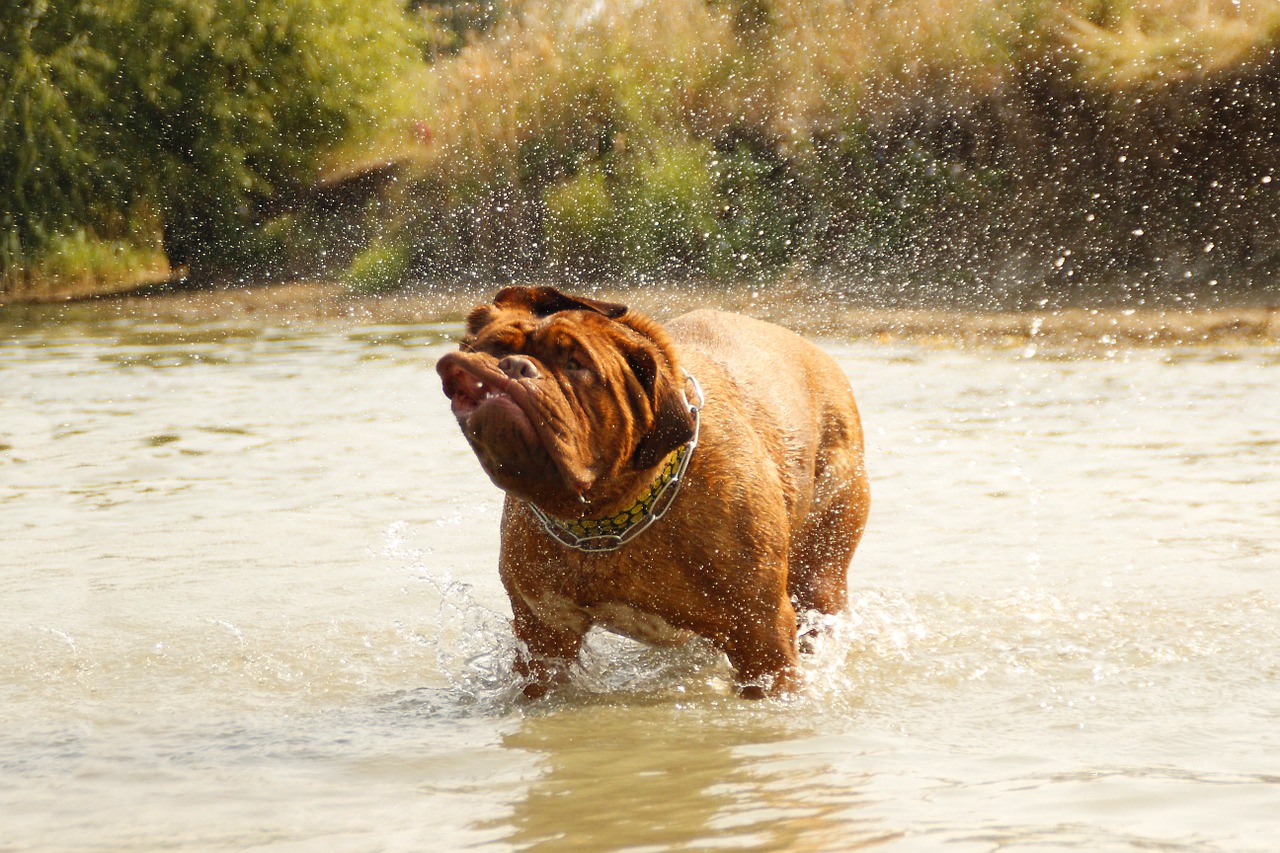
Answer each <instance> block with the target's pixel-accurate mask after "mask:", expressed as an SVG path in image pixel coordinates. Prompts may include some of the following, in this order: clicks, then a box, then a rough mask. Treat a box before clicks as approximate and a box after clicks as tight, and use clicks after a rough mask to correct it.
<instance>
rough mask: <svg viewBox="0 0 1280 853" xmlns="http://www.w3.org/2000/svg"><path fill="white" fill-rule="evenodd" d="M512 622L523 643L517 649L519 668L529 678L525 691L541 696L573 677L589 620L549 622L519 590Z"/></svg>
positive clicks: (528, 695)
mask: <svg viewBox="0 0 1280 853" xmlns="http://www.w3.org/2000/svg"><path fill="white" fill-rule="evenodd" d="M510 597H511V611H512V613H513V614H514V618H513V619H512V621H511V626H512V628H513V629H514V630H515V634H516V638H517V639H519V640H520V641H521V643H522V644H523V646H522V648H521V649H520V650H519V651H518V652H517V653H516V660H515V666H514V669H515V672H516V674H517V675H519V676H520V677H521V678H522V679H524V680H525V682H526V683H525V686H524V695H525V697H526V698H529V699H538V698H540V697H542V696H544V695H546V693H547V692H548V691H549V690H551V689H552V688H554V687H556V686H557V685H560V684H564V683H565V682H567V681H568V680H569V667H570V666H572V665H573V662H574V661H575V660H577V657H578V649H579V648H581V646H582V638H583V637H584V636H585V635H586V632H587V628H588V627H590V626H589V625H587V624H583V625H578V624H567V625H557V626H552V625H549V624H548V623H547V622H546V621H544V620H542V619H540V618H538V616H537V614H535V613H534V612H533V610H532V609H531V608H530V607H529V605H528V604H527V603H526V602H525V600H524V597H523V596H521V595H520V594H519V593H518V592H515V591H512V592H511V595H510Z"/></svg>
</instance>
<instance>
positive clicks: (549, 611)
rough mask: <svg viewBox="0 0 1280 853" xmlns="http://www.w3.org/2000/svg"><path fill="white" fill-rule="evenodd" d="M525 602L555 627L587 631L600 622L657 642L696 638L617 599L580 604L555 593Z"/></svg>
mask: <svg viewBox="0 0 1280 853" xmlns="http://www.w3.org/2000/svg"><path fill="white" fill-rule="evenodd" d="M525 602H526V603H527V604H528V605H529V607H530V608H531V609H532V610H533V612H534V613H535V614H537V616H538V618H539V619H541V620H542V621H543V622H545V623H546V624H547V625H550V626H552V627H555V628H560V629H562V630H568V631H573V632H574V633H579V634H581V633H584V632H586V630H587V629H588V628H590V627H592V626H599V627H601V628H604V629H606V630H609V631H612V632H614V633H615V634H621V635H622V636H624V637H630V638H631V639H633V640H640V641H641V642H645V643H651V644H653V645H655V646H677V645H680V644H682V643H686V642H688V641H689V640H691V639H693V637H694V634H693V632H692V631H688V630H685V629H683V628H677V627H675V626H674V625H672V624H671V623H669V622H667V620H665V619H663V618H662V617H661V616H659V615H657V614H656V613H649V612H648V611H645V610H640V609H639V608H636V607H632V606H630V605H628V604H621V603H618V602H604V603H601V604H591V605H587V606H580V605H578V604H577V603H575V602H574V601H573V600H572V599H569V598H566V597H564V596H561V595H556V594H554V593H547V594H544V595H542V596H541V597H538V598H534V599H529V598H526V599H525Z"/></svg>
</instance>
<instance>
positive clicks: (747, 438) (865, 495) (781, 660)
mask: <svg viewBox="0 0 1280 853" xmlns="http://www.w3.org/2000/svg"><path fill="white" fill-rule="evenodd" d="M583 362H589V363H590V369H589V370H588V371H587V372H585V373H584V372H582V371H583ZM498 365H502V368H501V369H499V368H498ZM684 369H687V370H688V371H689V372H690V373H691V374H693V375H694V376H695V377H696V378H697V380H698V382H699V383H700V384H701V386H702V388H703V390H704V393H705V406H704V407H703V408H702V412H701V434H700V438H699V444H698V447H697V449H696V451H695V452H694V455H693V458H692V461H691V464H690V466H689V470H688V472H687V474H686V477H685V481H684V484H683V486H682V489H681V491H680V493H679V495H678V497H677V498H676V500H675V502H674V504H673V505H672V507H671V510H670V511H669V512H668V514H667V515H666V516H665V517H664V518H663V519H662V520H661V521H660V522H659V523H658V524H656V525H654V526H653V527H651V528H650V529H648V530H646V531H645V532H644V533H643V534H641V536H640V537H638V538H637V539H635V540H634V541H633V542H631V543H630V544H628V545H626V546H624V547H623V548H622V549H621V550H618V551H614V552H608V553H604V554H583V553H580V552H577V551H574V550H571V549H568V548H566V547H564V546H562V545H560V544H559V543H557V542H555V541H554V540H552V539H551V538H550V537H549V536H548V535H547V534H546V532H545V531H544V530H543V528H542V527H541V525H540V523H539V522H538V521H537V519H536V518H535V516H534V515H533V513H532V512H531V511H530V509H529V507H528V504H527V502H533V503H536V504H537V505H538V506H539V507H540V508H542V509H543V510H545V511H547V512H548V513H550V514H552V515H556V516H560V517H567V516H577V517H600V516H604V515H608V514H611V513H612V512H616V511H617V510H619V509H622V508H625V507H626V506H628V505H629V504H630V502H631V501H634V500H635V497H636V496H637V495H638V494H640V493H642V492H643V491H644V490H645V489H646V488H647V487H648V485H649V483H650V482H652V480H653V477H654V476H655V474H656V470H657V467H658V466H659V465H660V464H661V462H662V461H663V459H665V457H666V455H667V454H668V453H670V452H671V450H673V449H675V448H676V447H678V446H680V445H681V444H683V443H684V442H685V441H687V440H688V438H689V436H690V435H691V434H692V419H691V416H690V415H689V412H688V410H687V407H686V404H685V398H684V396H683V394H682V389H683V388H684V380H683V372H682V370H684ZM438 370H439V372H440V374H441V376H442V378H444V382H445V390H446V393H447V394H449V395H450V396H451V397H453V398H454V400H455V411H456V412H459V413H460V414H459V422H460V424H461V425H462V427H463V432H464V435H467V437H468V439H469V440H470V441H471V443H472V445H473V448H475V449H476V452H477V456H478V457H479V458H480V460H481V463H482V465H483V466H484V467H485V470H486V472H487V473H489V475H490V478H491V479H493V481H494V482H495V483H496V484H497V485H499V487H501V488H503V489H504V490H505V491H506V492H507V494H508V497H507V500H506V504H505V507H504V510H503V517H502V542H501V556H500V561H499V571H500V574H501V577H502V581H503V584H504V585H505V587H506V590H507V593H508V595H509V597H510V599H511V606H512V611H513V614H514V622H513V625H514V628H515V632H516V635H517V636H518V637H519V639H520V640H522V641H523V644H524V646H525V650H524V652H523V653H522V654H521V655H520V657H519V659H518V661H517V663H516V669H517V671H518V672H520V673H521V675H523V676H526V677H527V678H528V687H527V688H526V693H527V694H528V695H530V696H536V695H540V694H541V693H543V692H545V690H546V689H547V688H548V687H550V686H551V685H553V684H554V683H555V682H557V681H558V680H561V679H563V678H564V677H565V673H566V671H567V668H568V666H569V664H570V663H571V662H572V661H573V659H574V658H575V657H576V655H577V653H578V650H579V648H580V646H581V643H582V638H583V636H584V634H585V633H586V632H587V630H589V629H590V628H591V627H592V626H594V625H599V626H602V627H605V628H608V629H610V630H614V631H617V632H619V633H623V634H626V635H628V636H632V637H635V638H636V639H640V640H646V641H649V642H662V643H671V642H679V641H682V640H683V639H686V638H688V637H690V636H693V635H698V636H702V637H706V638H707V639H709V640H711V641H712V642H713V643H715V644H716V645H717V646H719V647H720V648H721V649H723V650H724V652H725V653H726V655H727V656H728V658H729V661H730V663H731V664H732V665H733V667H734V670H735V673H736V677H737V681H738V684H739V687H740V690H741V691H742V692H743V694H744V695H748V696H760V695H765V694H769V693H778V692H785V691H789V690H792V689H794V688H795V687H796V686H798V680H799V672H798V666H797V664H798V660H797V611H800V612H804V611H806V610H810V609H813V610H818V611H820V612H822V613H836V612H838V611H840V610H842V609H843V608H844V606H845V603H846V597H847V585H846V584H847V581H846V574H847V570H848V567H849V563H850V561H851V559H852V557H853V552H854V549H855V548H856V547H857V544H858V540H859V539H860V537H861V535H862V531H863V528H864V526H865V523H866V517H867V510H868V507H869V491H868V485H867V477H866V472H865V468H864V464H863V439H862V429H861V424H860V421H859V417H858V411H857V407H856V404H855V402H854V398H853V394H852V391H851V390H850V388H849V384H848V380H847V379H846V378H845V376H844V373H843V372H842V371H841V370H840V368H839V367H838V366H837V365H836V364H835V362H834V361H833V360H832V359H831V358H830V357H829V356H828V355H826V354H825V353H823V352H822V351H821V350H820V349H818V348H817V347H815V346H813V345H812V344H810V343H808V342H807V341H805V340H804V339H802V338H800V337H799V336H797V335H795V334H793V333H791V332H789V331H787V330H785V329H782V328H780V327H777V326H773V325H770V324H767V323H762V322H759V321H756V320H752V319H749V318H745V317H740V316H734V315H730V314H723V313H719V312H715V311H696V312H693V313H691V314H687V315H684V316H682V317H680V318H677V319H676V320H673V321H671V322H670V323H668V324H667V325H666V326H665V328H664V327H663V326H660V325H659V324H657V323H655V322H654V321H652V320H651V319H649V318H647V317H644V316H643V315H640V314H637V313H636V312H633V311H630V310H628V309H627V308H626V307H625V306H621V305H616V304H613V303H603V302H596V301H594V300H590V299H584V298H582V297H573V296H568V295H565V294H562V293H560V292H559V291H556V290H554V289H552V288H508V289H507V290H505V291H502V292H501V293H500V294H498V296H497V297H496V298H495V301H494V303H493V304H489V305H482V306H479V307H477V308H476V309H475V310H474V311H473V312H472V314H471V315H470V317H469V320H468V331H467V334H466V336H465V337H464V338H463V341H462V344H461V346H460V350H459V352H457V353H453V354H450V355H449V356H446V357H445V358H444V359H442V360H441V363H440V365H439V366H438ZM503 370H505V371H508V372H512V371H515V372H516V376H517V378H515V379H512V378H511V376H506V375H505V374H503V373H502V371H503ZM521 370H523V371H524V373H519V371H521ZM535 373H536V378H529V377H530V376H532V375H533V374H535ZM478 376H480V377H488V380H490V381H491V383H492V384H491V385H486V384H485V383H484V382H483V381H481V380H480V379H477V378H476V377H478ZM477 383H478V384H479V385H481V386H483V388H484V389H485V392H484V393H486V394H491V395H493V396H494V397H500V396H502V394H503V393H506V392H509V393H510V396H511V400H501V401H498V400H488V399H485V400H483V401H482V402H481V403H480V404H478V405H477V404H476V399H475V396H476V394H477V392H476V385H477ZM513 383H514V384H513ZM517 400H518V401H519V403H520V405H521V406H524V405H528V406H529V407H530V411H535V410H536V414H534V415H533V416H532V417H528V418H527V421H522V420H521V416H520V414H519V413H518V412H517V411H516V410H515V409H513V408H511V407H510V406H509V405H508V404H509V403H510V402H512V401H517ZM529 400H537V402H536V403H532V402H528V401H529ZM481 407H484V408H485V412H486V416H485V417H481V418H480V419H479V420H478V422H477V421H476V420H475V419H474V411H473V410H478V409H479V408H481ZM503 418H509V419H510V421H509V422H504V421H503V420H502V419H503ZM486 421H488V422H486ZM504 430H506V432H504ZM531 435H532V436H533V437H532V438H531V437H530V436H531ZM540 442H541V445H539V443H540Z"/></svg>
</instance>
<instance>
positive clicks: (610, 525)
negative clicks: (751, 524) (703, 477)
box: [529, 370, 706, 554]
mask: <svg viewBox="0 0 1280 853" xmlns="http://www.w3.org/2000/svg"><path fill="white" fill-rule="evenodd" d="M684 378H685V381H686V384H687V385H692V386H693V392H694V394H696V395H697V397H698V403H697V405H694V404H692V403H690V402H689V395H688V394H687V393H686V392H685V390H684V389H681V392H680V393H681V396H683V397H684V403H685V405H686V406H688V407H689V413H690V414H691V415H693V438H691V439H689V441H688V442H687V443H685V444H682V445H680V446H679V447H677V448H676V449H675V450H673V451H672V452H671V453H670V454H669V455H668V456H667V458H666V460H665V461H664V462H663V463H662V471H661V472H660V473H659V474H658V478H657V479H656V480H654V482H653V485H652V486H650V487H649V491H648V492H646V493H645V494H644V496H643V497H641V498H640V499H639V500H638V501H636V502H635V503H634V504H632V505H631V506H630V507H628V508H627V509H625V510H623V511H622V512H619V513H617V514H615V515H611V516H608V517H606V518H583V519H578V518H571V519H562V518H553V517H552V516H550V515H547V514H546V513H545V512H543V511H542V510H540V509H538V508H537V507H536V506H534V505H533V504H529V509H531V510H533V514H534V515H536V516H537V517H538V520H539V521H541V522H542V526H543V528H544V529H545V530H546V531H547V534H548V535H550V536H551V538H552V539H555V540H556V541H557V542H559V543H560V544H561V545H564V546H565V547H567V548H573V549H574V550H577V551H582V552H584V553H587V554H600V553H604V552H608V551H616V550H618V549H619V548H621V547H622V546H623V545H626V544H627V543H628V542H630V541H631V540H632V539H635V538H636V537H637V536H639V535H640V534H641V533H643V532H645V531H646V530H648V529H649V527H650V526H651V525H652V524H653V523H654V522H656V521H657V520H658V519H660V518H662V516H663V515H665V514H666V512H667V510H668V509H670V508H671V504H672V503H674V502H675V499H676V494H677V493H678V492H679V491H680V481H681V480H682V479H683V477H684V473H685V471H687V470H688V468H689V460H690V459H692V458H693V450H694V448H695V447H697V446H698V431H699V427H700V426H701V417H700V412H701V410H702V407H703V405H704V404H705V403H706V398H705V397H704V396H703V394H702V386H701V385H699V384H698V380H696V379H694V378H693V374H691V373H689V371H687V370H686V371H684Z"/></svg>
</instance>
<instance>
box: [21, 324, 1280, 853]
mask: <svg viewBox="0 0 1280 853" xmlns="http://www.w3.org/2000/svg"><path fill="white" fill-rule="evenodd" d="M0 328H2V329H3V335H2V336H0V341H3V343H2V344H0V537H2V538H3V542H4V547H3V561H2V562H0V601H3V602H4V604H5V607H4V609H3V613H2V614H0V642H2V643H3V644H4V647H5V649H6V653H5V655H4V656H3V657H2V658H0V706H2V707H3V708H4V710H5V726H4V728H3V731H0V839H3V841H0V845H2V844H9V845H13V846H14V849H32V848H34V849H48V850H81V849H102V850H153V849H156V848H159V847H178V848H181V849H187V850H200V849H210V850H213V849H228V848H240V847H262V848H267V849H308V850H311V849H314V850H347V849H349V850H406V851H409V850H413V851H416V850H423V849H457V848H460V847H465V846H472V847H478V848H480V849H493V850H516V849H521V850H523V849H539V850H579V849H580V850H598V849H620V848H634V849H655V850H656V849H664V850H665V849H682V848H683V849H710V848H715V847H721V846H724V847H730V848H734V849H760V850H776V849H791V850H847V849H855V848H858V847H860V846H872V845H882V844H884V843H886V842H889V843H890V846H891V847H892V848H893V849H936V848H938V847H940V846H943V845H946V846H947V848H948V849H956V850H990V849H996V848H999V847H1001V846H1011V847H1012V846H1023V847H1030V848H1032V849H1047V848H1063V847H1079V848H1083V849H1090V850H1127V849H1147V848H1151V847H1157V848H1161V849H1180V850H1221V849H1230V850H1266V849H1270V848H1272V847H1273V845H1274V838H1275V837H1276V835H1277V834H1278V833H1280V818H1277V816H1276V815H1277V814H1280V812H1277V809H1276V803H1277V801H1278V797H1280V787H1278V786H1280V775H1277V769H1276V766H1275V756H1276V755H1277V754H1280V749H1278V747H1280V736H1278V735H1277V732H1280V710H1278V709H1280V677H1278V675H1280V595H1277V592H1276V591H1277V589H1280V557H1278V556H1277V547H1278V546H1280V477H1277V473H1280V472H1278V471H1277V465H1280V461H1278V460H1280V455H1278V454H1277V452H1276V451H1277V448H1278V447H1280V434H1278V433H1277V431H1276V424H1277V423H1280V394H1276V393H1275V390H1276V376H1277V370H1280V352H1277V351H1276V350H1275V349H1274V348H1265V347H1253V348H1244V349H1234V350H1227V349H1213V348H1184V349H1165V350H1159V349H1139V350H1129V349H1124V348H1117V349H1115V350H1112V351H1109V352H1108V351H1091V352H1090V353H1088V354H1087V355H1081V354H1079V353H1073V352H1071V351H1047V350H1041V351H1033V350H1029V349H1028V350H993V349H986V350H983V349H978V350H957V349H948V348H943V349H932V348H925V347H921V346H912V345H907V344H900V345H881V344H873V343H864V342H833V343H829V344H828V347H829V349H830V350H831V351H832V352H833V353H834V354H835V356H836V358H837V359H838V360H839V361H840V362H841V364H842V365H843V366H844V367H845V369H846V370H847V371H848V373H849V374H850V376H851V378H852V380H853V383H854V387H855V388H856V389H857V390H858V392H859V395H860V402H861V407H862V410H863V414H864V419H865V421H866V426H867V433H868V441H869V458H870V464H871V467H872V475H873V480H874V486H875V490H876V506H875V508H874V511H873V515H872V519H871V523H870V527H869V529H868V534H867V538H866V541H865V543H864V545H863V547H862V549H861V551H860V552H859V555H858V557H857V559H856V561H855V565H854V569H853V574H852V593H851V607H850V611H849V612H848V613H847V614H846V615H845V616H843V617H842V618H841V619H840V620H839V621H838V622H837V623H836V625H835V626H834V631H833V633H832V634H831V635H830V636H829V637H828V638H826V640H825V645H824V647H823V648H822V649H821V650H820V651H819V653H818V654H817V655H815V656H814V657H812V658H811V659H809V660H808V661H807V662H806V664H805V666H806V673H807V679H808V685H809V686H808V689H807V691H806V693H805V694H804V695H803V696H801V697H799V698H796V699H793V700H790V701H785V702H784V701H771V702H763V703H750V702H744V701H740V700H738V699H736V698H735V697H733V696H732V691H731V689H730V687H729V670H728V667H727V665H726V664H725V662H724V661H723V660H722V659H721V658H720V656H719V655H717V654H716V653H715V652H714V650H712V649H710V648H709V647H707V646H705V645H698V644H695V645H694V646H693V647H691V648H688V649H683V650H670V649H666V650H652V649H647V648H644V647H641V646H638V645H635V644H633V643H629V642H627V641H624V640H620V639H617V638H613V637H610V636H608V635H592V636H591V637H590V638H589V643H588V647H587V650H586V653H585V654H584V656H583V660H582V663H581V665H580V666H579V667H578V669H577V671H576V672H575V676H574V682H573V684H572V685H571V686H570V687H569V688H568V689H567V690H565V691H564V692H563V693H562V694H560V695H558V696H556V697H554V698H552V699H551V700H549V701H546V702H543V703H539V704H535V705H529V704H526V703H524V702H523V701H522V700H520V699H519V698H518V696H519V687H520V685H519V684H518V683H516V682H515V681H514V679H513V678H512V677H511V675H510V674H509V666H510V661H511V658H512V656H513V655H514V654H515V640H514V638H513V637H512V635H511V632H510V628H509V627H508V625H507V619H508V616H509V611H508V609H507V605H506V603H505V600H504V595H503V593H502V590H501V587H500V585H499V583H498V579H497V574H496V570H495V564H496V553H497V533H498V531H497V516H498V510H499V506H500V499H499V496H498V495H497V494H496V493H495V492H494V490H493V489H492V487H491V486H490V485H489V484H488V482H487V481H486V480H485V479H484V477H483V475H482V474H481V473H480V471H479V468H478V466H477V465H476V463H475V461H474V459H473V457H472V456H471V454H470V452H469V451H468V449H467V447H466V446H465V444H464V443H463V441H462V439H461V437H460V436H459V435H458V433H457V430H456V427H455V426H454V425H453V423H452V419H451V416H450V415H449V412H448V407H447V405H446V402H445V400H444V398H443V397H442V396H441V395H440V394H439V389H438V384H437V380H436V378H435V374H434V370H433V363H434V359H435V358H436V357H438V356H439V355H440V354H441V353H442V352H444V351H445V349H446V348H447V347H448V346H449V344H448V341H449V340H450V339H451V338H452V337H454V336H455V335H456V334H457V332H458V327H457V326H455V325H449V324H443V325H432V324H419V325H386V324H379V323H378V322H376V321H375V320H373V319H367V320H361V321H356V320H341V321H339V320H332V321H321V320H316V321H312V322H309V323H305V324H304V323H288V322H284V321H282V320H280V319H279V318H274V319H273V318H270V317H266V318H262V319H258V318H254V317H248V316H246V317H239V318H232V319H230V320H220V321H218V322H216V323H204V324H198V325H183V324H179V323H175V322H171V321H167V320H161V319H157V318H153V317H147V316H137V317H126V316H120V315H118V314H116V313H114V312H112V311H109V310H107V309H106V308H104V307H102V306H88V307H80V308H74V309H68V308H63V309H41V310H40V311H35V312H32V311H22V312H10V313H7V314H2V315H0ZM6 849H7V848H6Z"/></svg>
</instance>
